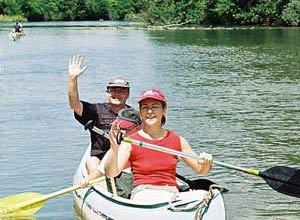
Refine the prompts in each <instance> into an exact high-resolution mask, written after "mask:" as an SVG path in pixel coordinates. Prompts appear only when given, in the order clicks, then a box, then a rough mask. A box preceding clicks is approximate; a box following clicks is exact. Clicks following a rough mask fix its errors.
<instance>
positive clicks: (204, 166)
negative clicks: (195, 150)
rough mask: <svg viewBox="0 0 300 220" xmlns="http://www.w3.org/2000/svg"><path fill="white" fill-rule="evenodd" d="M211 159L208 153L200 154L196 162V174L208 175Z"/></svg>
mask: <svg viewBox="0 0 300 220" xmlns="http://www.w3.org/2000/svg"><path fill="white" fill-rule="evenodd" d="M212 161H213V157H212V155H211V154H208V153H204V152H203V153H200V154H199V160H198V173H201V174H203V175H206V174H208V173H209V171H210V170H211V167H212Z"/></svg>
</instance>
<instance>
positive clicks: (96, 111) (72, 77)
mask: <svg viewBox="0 0 300 220" xmlns="http://www.w3.org/2000/svg"><path fill="white" fill-rule="evenodd" d="M86 69H87V66H86V65H83V57H82V56H79V55H77V56H73V57H72V58H71V59H70V60H69V91H68V95H69V105H70V107H71V108H72V109H73V110H74V115H75V118H76V120H77V121H79V122H80V123H81V124H82V125H85V124H86V123H87V122H88V121H90V120H92V121H93V122H94V125H95V126H96V127H98V128H100V129H101V130H104V131H107V132H109V131H110V128H111V123H112V122H113V121H114V120H115V119H116V117H117V115H118V112H119V111H120V110H121V109H124V108H128V107H130V106H128V105H126V101H127V99H128V98H129V92H130V85H129V82H128V81H127V79H126V78H124V77H115V78H112V79H111V80H110V81H109V82H108V84H107V87H106V97H107V100H108V102H104V103H97V104H92V103H89V102H86V101H82V100H80V99H79V92H78V82H77V79H78V77H79V76H80V75H81V74H83V73H84V72H85V71H86ZM90 141H91V156H90V157H89V158H88V159H87V162H86V168H87V171H88V173H92V172H93V171H95V170H97V167H98V166H99V164H100V161H101V160H102V158H103V157H104V155H105V153H106V152H107V151H108V150H109V148H110V142H109V140H108V139H107V138H105V137H103V136H101V135H99V134H97V133H95V132H93V131H90Z"/></svg>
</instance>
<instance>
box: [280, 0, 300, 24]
mask: <svg viewBox="0 0 300 220" xmlns="http://www.w3.org/2000/svg"><path fill="white" fill-rule="evenodd" d="M282 19H283V21H284V22H285V23H286V24H287V25H290V26H299V24H300V0H292V1H291V2H290V3H289V4H288V5H287V7H286V8H285V9H284V10H283V12H282Z"/></svg>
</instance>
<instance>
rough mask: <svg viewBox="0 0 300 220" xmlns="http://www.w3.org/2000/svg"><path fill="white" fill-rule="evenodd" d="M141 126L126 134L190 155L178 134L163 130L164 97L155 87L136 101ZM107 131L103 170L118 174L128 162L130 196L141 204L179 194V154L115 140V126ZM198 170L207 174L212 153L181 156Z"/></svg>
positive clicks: (184, 141)
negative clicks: (107, 141)
mask: <svg viewBox="0 0 300 220" xmlns="http://www.w3.org/2000/svg"><path fill="white" fill-rule="evenodd" d="M138 103H139V110H140V115H141V118H142V124H143V127H142V129H141V130H139V131H138V132H136V133H134V134H133V135H130V136H129V137H130V138H132V139H135V140H139V141H142V142H146V143H150V144H154V145H159V146H163V147H166V148H169V149H173V150H177V151H182V152H184V153H187V154H193V155H196V154H195V153H194V151H193V150H192V148H191V147H190V145H189V143H188V142H187V141H186V140H185V139H184V138H183V137H181V136H180V135H178V134H176V133H175V132H172V131H170V130H166V129H164V128H163V125H164V124H165V122H166V112H167V100H166V98H165V96H164V95H163V93H162V92H161V91H160V90H157V89H150V90H147V91H145V92H143V93H142V94H141V96H140V98H139V100H138ZM115 126H116V125H113V127H112V130H111V132H110V141H111V149H110V150H109V151H108V153H107V155H108V156H107V160H106V163H105V173H106V175H107V176H109V177H115V176H118V175H119V173H120V172H121V171H122V170H123V169H124V168H125V167H126V164H127V163H128V162H129V163H130V166H131V170H132V173H133V177H134V181H133V187H134V189H133V191H132V194H131V199H133V200H134V201H137V202H141V203H150V202H165V201H169V200H170V199H171V197H172V196H174V194H176V193H178V185H177V182H176V166H177V162H178V159H179V158H178V157H177V156H174V155H171V154H167V153H162V152H159V151H156V150H152V149H148V148H143V147H140V146H137V145H135V144H129V143H126V142H122V143H121V145H120V146H119V145H118V144H117V142H116V139H115V138H116V135H115V131H114V130H115V129H116V127H115ZM182 159H183V161H184V162H185V163H186V164H187V165H188V166H190V167H191V168H192V169H193V170H195V171H196V172H197V173H199V174H202V175H206V174H207V173H209V171H210V170H211V167H212V155H210V154H207V153H200V155H199V160H198V161H195V160H192V159H188V158H182Z"/></svg>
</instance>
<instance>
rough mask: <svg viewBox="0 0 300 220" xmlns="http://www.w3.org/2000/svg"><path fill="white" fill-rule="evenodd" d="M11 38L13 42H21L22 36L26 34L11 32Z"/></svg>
mask: <svg viewBox="0 0 300 220" xmlns="http://www.w3.org/2000/svg"><path fill="white" fill-rule="evenodd" d="M9 36H10V38H11V40H12V41H16V40H19V39H20V38H21V37H22V36H25V33H24V32H11V33H9Z"/></svg>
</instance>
